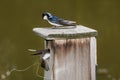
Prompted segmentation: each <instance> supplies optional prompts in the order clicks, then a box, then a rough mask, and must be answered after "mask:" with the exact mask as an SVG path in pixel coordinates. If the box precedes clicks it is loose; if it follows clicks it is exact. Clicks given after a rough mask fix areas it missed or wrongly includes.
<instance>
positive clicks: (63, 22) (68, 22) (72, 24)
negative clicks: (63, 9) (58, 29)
mask: <svg viewBox="0 0 120 80" xmlns="http://www.w3.org/2000/svg"><path fill="white" fill-rule="evenodd" d="M75 23H76V22H75V21H69V20H63V19H60V20H59V24H62V25H65V26H74V25H75Z"/></svg>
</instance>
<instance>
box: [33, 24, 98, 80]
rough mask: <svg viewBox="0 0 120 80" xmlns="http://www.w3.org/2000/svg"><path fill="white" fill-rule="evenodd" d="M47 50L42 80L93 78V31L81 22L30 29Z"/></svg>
mask: <svg viewBox="0 0 120 80" xmlns="http://www.w3.org/2000/svg"><path fill="white" fill-rule="evenodd" d="M33 31H34V32H35V33H37V34H38V35H40V36H41V37H43V38H44V39H45V47H46V48H49V49H50V53H51V57H50V60H49V65H50V70H49V71H45V75H44V77H46V78H45V79H44V80H48V79H49V80H96V78H95V77H96V75H95V74H96V71H95V70H96V69H95V65H96V64H97V63H96V38H95V36H96V35H97V31H96V30H94V29H90V28H87V27H84V26H81V25H77V27H76V28H69V29H53V28H34V29H33Z"/></svg>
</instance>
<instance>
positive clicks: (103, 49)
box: [0, 0, 120, 80]
mask: <svg viewBox="0 0 120 80" xmlns="http://www.w3.org/2000/svg"><path fill="white" fill-rule="evenodd" d="M44 11H48V12H50V13H53V14H55V15H57V16H59V17H61V18H64V19H68V20H74V21H76V22H77V24H81V25H84V26H87V27H90V28H93V29H96V30H98V33H99V35H98V36H97V45H98V48H97V54H98V66H97V69H103V68H104V69H106V70H107V71H108V72H107V73H102V72H100V73H99V72H98V73H97V80H113V79H114V80H118V78H119V80H120V70H119V68H120V0H1V1H0V75H1V76H2V74H5V73H6V71H8V70H11V69H12V68H13V67H17V68H18V69H24V68H26V67H28V66H29V65H31V64H33V63H35V62H39V57H32V56H30V52H28V51H27V49H28V48H34V49H43V48H44V41H43V39H42V38H40V37H38V36H36V34H35V33H34V32H33V31H32V29H33V28H34V27H51V25H50V24H48V22H46V21H44V20H42V19H41V13H42V12H44ZM39 74H40V75H43V70H42V69H41V68H40V70H39ZM5 79H6V80H43V79H42V78H39V77H37V76H36V66H33V67H31V68H30V69H29V70H26V71H24V72H13V73H11V75H10V76H8V77H6V78H5Z"/></svg>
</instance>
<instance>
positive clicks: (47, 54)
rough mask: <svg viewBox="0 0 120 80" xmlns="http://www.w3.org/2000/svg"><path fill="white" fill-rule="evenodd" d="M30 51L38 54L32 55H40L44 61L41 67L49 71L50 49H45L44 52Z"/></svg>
mask: <svg viewBox="0 0 120 80" xmlns="http://www.w3.org/2000/svg"><path fill="white" fill-rule="evenodd" d="M28 51H32V52H36V53H35V54H32V55H39V56H40V59H41V60H42V63H41V67H42V68H44V69H45V70H46V71H48V70H49V65H48V61H47V60H48V59H49V58H50V49H44V50H34V49H28Z"/></svg>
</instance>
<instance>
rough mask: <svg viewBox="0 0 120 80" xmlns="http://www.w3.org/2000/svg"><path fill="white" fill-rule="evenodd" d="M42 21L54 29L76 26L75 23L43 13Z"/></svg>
mask: <svg viewBox="0 0 120 80" xmlns="http://www.w3.org/2000/svg"><path fill="white" fill-rule="evenodd" d="M42 19H44V20H47V21H48V22H49V23H50V24H51V25H53V26H55V27H60V26H76V24H75V23H76V22H75V21H69V20H64V19H61V18H58V17H56V16H54V15H52V14H50V13H48V12H44V13H43V14H42Z"/></svg>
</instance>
